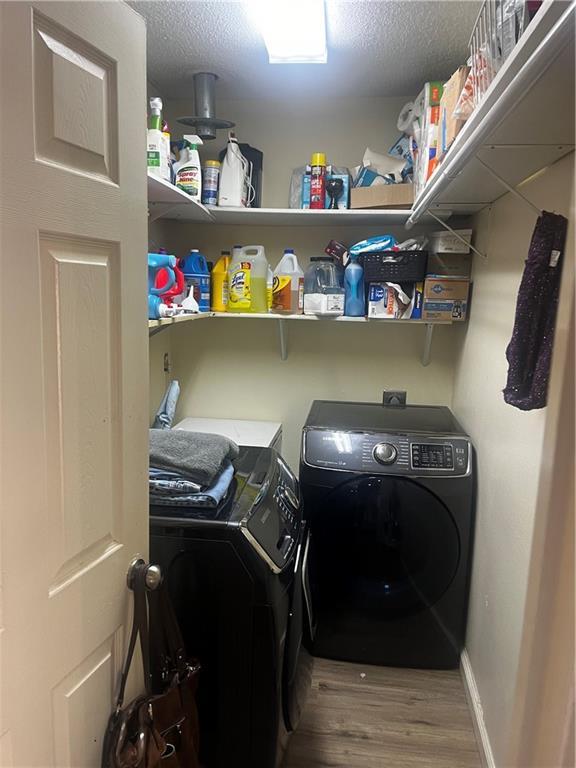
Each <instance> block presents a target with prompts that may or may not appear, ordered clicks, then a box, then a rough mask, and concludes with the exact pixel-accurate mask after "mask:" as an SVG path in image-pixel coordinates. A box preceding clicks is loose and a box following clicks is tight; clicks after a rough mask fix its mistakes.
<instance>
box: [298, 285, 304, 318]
mask: <svg viewBox="0 0 576 768" xmlns="http://www.w3.org/2000/svg"><path fill="white" fill-rule="evenodd" d="M303 309H304V278H303V277H301V278H300V279H299V280H298V312H302V310H303Z"/></svg>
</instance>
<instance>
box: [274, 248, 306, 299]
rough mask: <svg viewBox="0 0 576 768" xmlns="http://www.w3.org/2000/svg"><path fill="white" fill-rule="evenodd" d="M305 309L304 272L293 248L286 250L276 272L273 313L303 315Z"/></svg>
mask: <svg viewBox="0 0 576 768" xmlns="http://www.w3.org/2000/svg"><path fill="white" fill-rule="evenodd" d="M303 308H304V272H303V271H302V269H300V265H299V264H298V259H297V258H296V254H295V253H294V250H293V249H292V248H286V249H285V251H284V256H282V258H281V259H280V263H279V264H278V266H277V267H276V269H275V270H274V285H273V288H272V312H286V313H291V314H301V313H302V310H303Z"/></svg>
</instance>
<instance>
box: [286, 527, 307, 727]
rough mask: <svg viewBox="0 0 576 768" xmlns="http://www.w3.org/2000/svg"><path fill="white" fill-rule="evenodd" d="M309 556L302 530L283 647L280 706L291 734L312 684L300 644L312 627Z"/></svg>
mask: <svg viewBox="0 0 576 768" xmlns="http://www.w3.org/2000/svg"><path fill="white" fill-rule="evenodd" d="M308 553H309V542H308V531H307V530H305V532H304V535H303V536H302V538H301V540H300V542H299V544H298V548H297V552H296V557H295V560H294V579H293V582H292V587H291V591H290V610H289V614H288V624H287V629H286V640H285V643H284V668H283V674H282V706H283V713H284V723H285V725H286V730H287V731H294V730H295V729H296V727H297V726H298V723H299V721H300V716H301V714H302V710H303V709H304V704H305V703H306V698H307V696H308V691H309V690H310V685H311V682H312V657H311V656H310V654H309V653H308V651H307V650H306V648H305V647H304V644H303V637H304V634H305V632H306V630H307V633H308V634H309V633H310V626H311V616H310V613H309V606H310V605H311V596H310V594H309V585H308V577H307V573H308V566H307V562H308Z"/></svg>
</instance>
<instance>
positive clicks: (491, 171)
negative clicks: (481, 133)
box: [475, 155, 542, 216]
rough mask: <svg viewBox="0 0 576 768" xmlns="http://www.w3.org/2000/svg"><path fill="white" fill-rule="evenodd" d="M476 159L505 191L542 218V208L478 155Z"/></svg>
mask: <svg viewBox="0 0 576 768" xmlns="http://www.w3.org/2000/svg"><path fill="white" fill-rule="evenodd" d="M475 157H476V160H477V161H478V162H479V163H480V165H481V166H482V167H483V168H484V169H485V170H486V171H488V173H489V174H490V175H491V176H492V177H493V178H495V179H496V181H498V182H500V184H502V186H503V187H504V188H505V189H507V190H508V192H510V194H512V195H514V196H515V197H517V198H518V200H522V201H523V202H524V203H526V205H528V206H529V207H530V208H532V210H533V211H534V212H535V213H536V214H537V215H538V216H542V211H541V210H540V208H538V206H537V205H534V203H533V202H532V201H531V200H528V198H527V197H525V196H524V195H523V194H522V192H519V191H518V190H517V189H516V187H513V186H512V185H511V184H508V182H507V181H506V179H503V178H502V176H500V175H499V174H498V173H496V171H495V170H494V169H493V168H490V166H489V165H488V163H485V162H484V160H481V159H480V158H479V157H478V155H476V156H475Z"/></svg>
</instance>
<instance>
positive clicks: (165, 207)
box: [148, 203, 180, 224]
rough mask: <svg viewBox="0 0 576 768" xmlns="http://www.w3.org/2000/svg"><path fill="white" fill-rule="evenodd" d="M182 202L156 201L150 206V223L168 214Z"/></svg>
mask: <svg viewBox="0 0 576 768" xmlns="http://www.w3.org/2000/svg"><path fill="white" fill-rule="evenodd" d="M178 205H180V203H174V204H171V203H154V206H153V207H152V208H150V207H149V208H148V223H149V224H151V223H152V222H153V221H156V219H161V218H162V216H166V214H167V213H169V212H170V211H171V210H172V209H173V208H177V207H178Z"/></svg>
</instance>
